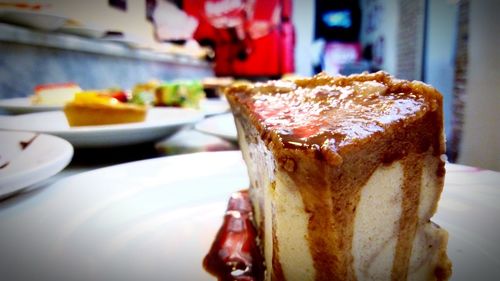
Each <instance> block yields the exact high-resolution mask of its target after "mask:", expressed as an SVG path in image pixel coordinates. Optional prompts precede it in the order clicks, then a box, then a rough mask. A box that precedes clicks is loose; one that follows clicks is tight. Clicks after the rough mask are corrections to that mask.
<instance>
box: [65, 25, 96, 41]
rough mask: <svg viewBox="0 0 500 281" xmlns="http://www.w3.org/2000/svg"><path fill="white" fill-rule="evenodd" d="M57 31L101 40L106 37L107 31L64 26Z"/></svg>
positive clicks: (83, 26)
mask: <svg viewBox="0 0 500 281" xmlns="http://www.w3.org/2000/svg"><path fill="white" fill-rule="evenodd" d="M57 31H59V32H63V33H68V34H74V35H78V36H82V37H89V38H101V37H103V36H104V35H106V30H104V29H99V28H95V27H90V26H85V25H64V26H62V27H61V28H59V29H58V30H57Z"/></svg>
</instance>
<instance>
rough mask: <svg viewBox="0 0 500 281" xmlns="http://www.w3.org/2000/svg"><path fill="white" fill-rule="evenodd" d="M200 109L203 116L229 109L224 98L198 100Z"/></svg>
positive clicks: (224, 111)
mask: <svg viewBox="0 0 500 281" xmlns="http://www.w3.org/2000/svg"><path fill="white" fill-rule="evenodd" d="M200 110H201V111H202V112H203V113H204V114H205V116H211V115H217V114H222V113H226V112H228V111H229V103H228V102H227V101H226V100H224V99H205V100H203V101H201V102H200Z"/></svg>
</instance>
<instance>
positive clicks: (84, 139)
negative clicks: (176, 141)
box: [0, 108, 203, 147]
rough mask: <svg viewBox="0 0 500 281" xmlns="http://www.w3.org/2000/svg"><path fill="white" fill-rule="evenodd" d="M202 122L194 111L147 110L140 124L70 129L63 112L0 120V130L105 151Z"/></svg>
mask: <svg viewBox="0 0 500 281" xmlns="http://www.w3.org/2000/svg"><path fill="white" fill-rule="evenodd" d="M202 118H203V114H202V113H200V112H198V111H195V110H188V109H180V108H150V109H149V110H148V115H147V117H146V120H145V121H144V122H138V123H127V124H116V125H99V126H81V127H70V126H69V125H68V122H67V120H66V117H65V115H64V112H62V111H49V112H40V113H31V114H24V115H17V116H7V117H3V118H0V129H5V130H16V131H32V132H40V133H47V134H52V135H56V136H59V137H61V138H64V139H66V140H67V141H69V142H70V143H71V144H72V145H73V146H75V147H107V146H118V145H131V144H137V143H142V142H147V141H154V140H158V139H160V138H164V137H167V136H170V135H172V134H173V133H175V132H177V131H178V130H180V129H181V128H182V127H184V126H186V125H188V124H192V123H195V122H197V121H199V120H201V119H202Z"/></svg>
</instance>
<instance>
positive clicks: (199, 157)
mask: <svg viewBox="0 0 500 281" xmlns="http://www.w3.org/2000/svg"><path fill="white" fill-rule="evenodd" d="M447 169H448V173H447V178H446V183H445V191H444V193H443V194H442V199H441V202H440V207H439V210H438V213H437V214H436V216H435V221H436V222H437V223H438V224H440V225H441V226H443V227H445V228H446V229H448V231H449V234H450V239H449V245H448V254H449V256H450V258H451V260H452V261H453V271H454V274H453V277H452V280H476V279H477V278H478V276H480V277H479V278H480V279H482V280H499V278H500V267H499V266H498V264H499V261H498V259H499V257H500V244H499V243H497V241H498V233H500V223H499V220H500V211H499V209H498V208H499V207H498V201H499V200H500V186H499V182H500V173H495V172H491V171H480V170H477V169H474V168H469V167H464V166H458V165H448V166H447ZM247 177H248V176H247V172H246V168H245V166H244V163H243V161H242V159H241V152H239V151H238V152H211V153H199V154H187V155H182V156H171V157H164V158H157V159H153V160H145V161H140V162H134V163H128V164H123V165H119V166H112V167H108V168H104V169H99V170H94V171H91V172H87V173H82V174H79V175H76V176H71V177H68V178H64V179H62V180H61V181H59V182H56V183H55V184H53V185H52V186H50V187H48V188H45V189H43V190H42V192H40V193H38V194H36V196H33V197H31V198H29V200H24V201H20V202H18V203H17V204H15V205H13V206H11V207H10V208H8V209H5V210H2V212H0V226H2V227H1V228H0V248H1V249H2V251H1V252H0V272H3V276H4V277H11V278H8V279H9V280H20V279H22V280H24V279H28V280H29V279H30V277H32V276H36V277H37V278H36V279H37V280H214V278H212V277H211V276H210V275H208V274H207V273H206V272H205V271H204V270H203V268H202V265H201V263H202V259H203V257H204V256H205V254H206V253H207V252H208V249H209V247H210V245H211V243H212V241H213V239H214V237H215V234H216V232H217V230H218V228H219V226H220V224H221V222H222V217H223V213H224V210H225V208H226V205H227V201H228V198H229V196H230V194H231V192H233V191H237V190H240V189H243V188H245V187H247V185H248V179H247Z"/></svg>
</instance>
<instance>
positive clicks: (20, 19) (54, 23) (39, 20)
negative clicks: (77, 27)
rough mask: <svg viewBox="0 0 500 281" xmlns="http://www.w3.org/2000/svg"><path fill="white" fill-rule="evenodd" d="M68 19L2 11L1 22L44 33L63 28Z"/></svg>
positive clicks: (40, 14) (27, 12)
mask: <svg viewBox="0 0 500 281" xmlns="http://www.w3.org/2000/svg"><path fill="white" fill-rule="evenodd" d="M67 20H68V19H67V18H65V17H61V16H58V15H52V14H46V13H44V12H36V11H26V10H11V9H5V10H2V11H0V21H2V22H8V23H12V24H17V25H22V26H27V27H32V28H35V29H39V30H43V31H53V30H56V29H58V28H60V27H61V26H63V25H64V24H65V23H66V21H67Z"/></svg>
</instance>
